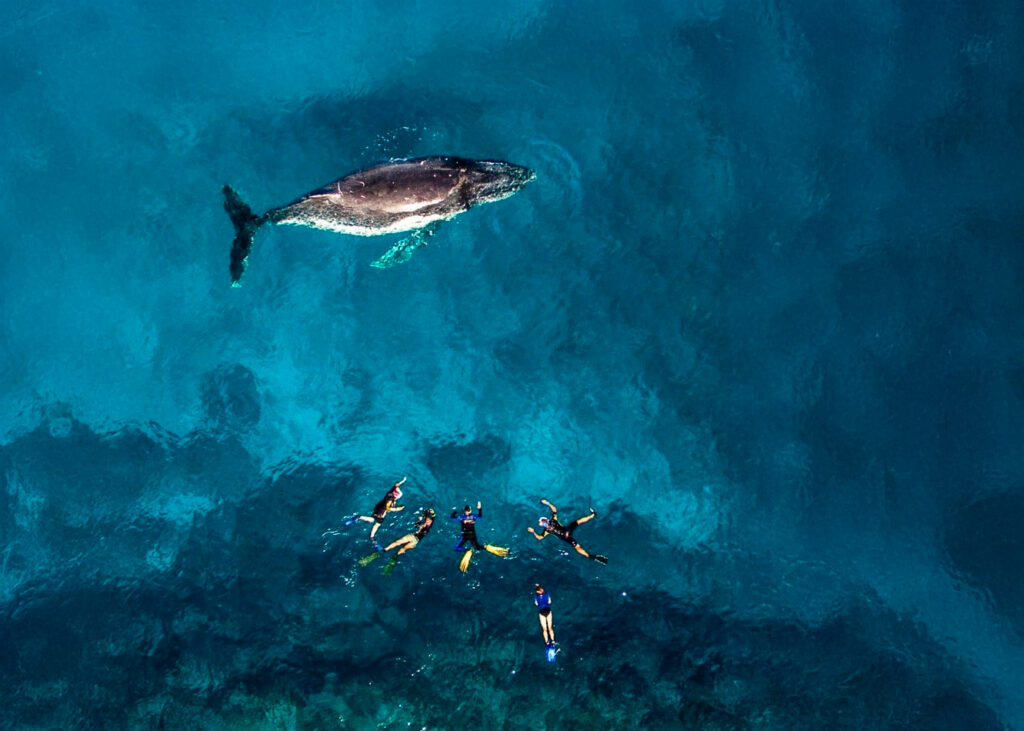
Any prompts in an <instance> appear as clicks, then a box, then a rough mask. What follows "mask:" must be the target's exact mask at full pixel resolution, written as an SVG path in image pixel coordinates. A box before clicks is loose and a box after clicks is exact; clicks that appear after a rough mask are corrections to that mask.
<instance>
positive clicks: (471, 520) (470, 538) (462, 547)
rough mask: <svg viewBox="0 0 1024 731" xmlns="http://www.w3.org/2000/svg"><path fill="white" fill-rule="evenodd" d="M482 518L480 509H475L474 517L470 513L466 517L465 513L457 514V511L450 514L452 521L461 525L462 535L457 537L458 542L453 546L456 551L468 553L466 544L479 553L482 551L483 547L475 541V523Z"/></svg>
mask: <svg viewBox="0 0 1024 731" xmlns="http://www.w3.org/2000/svg"><path fill="white" fill-rule="evenodd" d="M483 517H484V511H483V509H482V508H477V511H476V515H473V514H472V513H470V514H469V515H466V514H465V513H459V511H457V510H456V511H454V512H453V513H452V520H457V521H459V522H460V523H462V535H461V536H460V537H459V542H458V543H456V544H455V550H456V551H468V550H469V546H467V545H466V544H467V543H469V544H471V545H472V546H474V547H476V548H478V549H480V550H481V551H482V550H483V548H484V547H483V546H481V545H480V541H478V540H477V539H476V521H478V520H480V519H481V518H483Z"/></svg>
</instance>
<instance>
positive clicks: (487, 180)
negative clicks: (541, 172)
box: [224, 157, 535, 285]
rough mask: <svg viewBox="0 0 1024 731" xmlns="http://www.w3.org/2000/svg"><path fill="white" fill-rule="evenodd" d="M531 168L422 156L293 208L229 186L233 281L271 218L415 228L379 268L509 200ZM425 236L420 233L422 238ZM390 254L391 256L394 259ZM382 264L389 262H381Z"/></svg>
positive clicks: (343, 226) (361, 173) (338, 226)
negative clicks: (253, 203)
mask: <svg viewBox="0 0 1024 731" xmlns="http://www.w3.org/2000/svg"><path fill="white" fill-rule="evenodd" d="M534 177H535V174H534V172H533V171H532V170H530V169H529V168H526V167H522V166H521V165H513V164H512V163H508V162H502V161H500V160H470V159H468V158H463V157H421V158H415V159H411V160H395V161H392V162H386V163H382V164H380V165H374V166H373V167H369V168H365V169H363V170H357V171H356V172H354V173H350V174H349V175H346V176H345V177H343V178H340V179H338V180H335V181H334V182H333V183H328V184H327V185H325V186H323V187H322V188H318V189H317V190H314V191H311V192H309V193H307V194H306V195H304V196H302V197H301V198H299V199H298V200H295V201H293V202H291V203H289V204H287V205H284V206H280V207H279V208H271V209H270V210H269V211H267V212H266V213H264V214H263V215H262V216H257V215H255V214H253V212H252V209H250V208H249V206H248V205H246V204H245V203H244V202H243V201H242V199H241V197H240V196H239V195H238V193H236V192H235V191H234V190H233V189H232V188H231V187H230V186H227V185H225V186H224V208H225V210H226V211H227V212H228V215H229V216H230V217H231V222H232V223H233V224H234V227H235V239H234V242H233V244H232V247H231V281H232V284H235V285H237V284H238V282H239V280H240V279H241V277H242V274H243V273H244V272H245V268H246V266H247V263H248V258H249V253H250V251H251V250H252V243H253V238H254V237H255V235H256V232H257V231H258V230H259V228H260V227H261V226H263V225H264V224H266V223H273V224H283V225H293V226H310V227H312V228H317V229H322V230H325V231H334V232H335V233H342V234H351V235H354V236H379V235H382V234H392V233H401V232H406V231H412V232H414V237H413V239H412V241H411V243H410V242H407V241H403V242H400V243H399V244H396V246H395V247H394V248H393V249H392V251H390V252H388V254H386V255H385V257H382V258H381V260H379V262H378V263H377V264H375V265H377V266H390V265H391V264H392V263H397V262H398V261H404V260H405V259H407V258H408V257H409V255H411V251H412V250H413V249H415V248H416V247H417V246H420V245H422V244H423V243H424V242H425V240H424V237H423V234H424V232H427V233H430V232H432V231H433V227H434V226H436V225H437V224H438V223H439V222H441V221H446V220H448V219H451V218H454V217H455V216H457V215H459V214H460V213H462V212H464V211H468V210H469V209H470V208H473V207H474V206H478V205H480V204H482V203H492V202H494V201H499V200H502V199H503V198H508V197H509V196H511V195H513V194H515V193H516V192H518V191H519V190H521V189H522V187H523V186H524V185H526V184H527V183H529V182H530V181H531V180H533V179H534ZM417 234H419V235H417ZM389 255H390V257H389ZM381 262H383V263H381Z"/></svg>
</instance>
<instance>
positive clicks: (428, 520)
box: [384, 508, 437, 576]
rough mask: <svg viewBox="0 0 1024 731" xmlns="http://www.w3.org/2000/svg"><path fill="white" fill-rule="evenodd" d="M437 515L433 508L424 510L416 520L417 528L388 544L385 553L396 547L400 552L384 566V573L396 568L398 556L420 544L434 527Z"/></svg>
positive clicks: (389, 573)
mask: <svg viewBox="0 0 1024 731" xmlns="http://www.w3.org/2000/svg"><path fill="white" fill-rule="evenodd" d="M436 517H437V513H435V512H434V510H433V508H427V509H426V510H424V511H423V514H422V515H421V516H420V519H419V520H417V521H416V529H415V530H414V531H413V532H412V533H406V534H405V535H404V536H402V537H401V538H399V539H398V540H397V541H393V542H392V543H389V544H388V547H387V548H385V549H384V551H385V553H386V552H387V551H391V550H394V549H396V548H397V549H398V553H396V554H395V555H394V556H392V557H391V560H390V561H388V563H387V565H386V566H385V567H384V574H385V575H387V576H390V575H391V572H392V571H394V570H395V564H397V563H398V557H399V556H401V555H402V554H403V553H405V552H406V551H411V550H412V549H414V548H416V546H418V545H419V542H420V541H421V540H423V539H424V538H425V537H426V535H427V533H429V532H430V529H431V528H433V527H434V518H436Z"/></svg>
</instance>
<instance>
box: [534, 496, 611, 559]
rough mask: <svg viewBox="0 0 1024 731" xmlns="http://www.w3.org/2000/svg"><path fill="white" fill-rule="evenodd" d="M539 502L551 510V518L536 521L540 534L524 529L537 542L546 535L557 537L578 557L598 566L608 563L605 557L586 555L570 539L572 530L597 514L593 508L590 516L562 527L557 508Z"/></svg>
mask: <svg viewBox="0 0 1024 731" xmlns="http://www.w3.org/2000/svg"><path fill="white" fill-rule="evenodd" d="M541 502H542V503H544V504H545V505H547V506H548V507H549V508H551V517H550V518H541V519H540V520H538V521H537V523H539V524H540V527H541V528H543V529H544V530H542V531H541V532H540V533H538V532H537V531H535V530H534V529H533V526H532V525H531V526H530V527H529V528H527V529H526V530H528V531H530V533H532V534H533V537H534V538H536V539H537V540H538V541H542V540H544V539H545V538H546V537H547V536H548V534H551V535H553V536H558V537H559V538H561V539H562V540H563V541H565V542H566V543H568V544H569V545H570V546H572V547H573V548H575V549H576V553H578V554H579V555H581V556H586V557H587V558H589V559H591V560H592V561H597V562H598V563H600V564H607V563H608V558H607V557H606V556H601V555H598V554H596V553H587V551H586V549H584V548H583V546H581V545H580V544H579V543H577V542H576V539H575V538H573V537H572V533H573V531H574V530H576V528H578V527H579V526H580V525H582V524H583V523H586V522H587V521H588V520H593V519H594V516H595V515H597V513H595V512H594V509H593V508H591V509H590V515H584V516H583V517H582V518H577V519H576V520H574V521H573V522H571V523H569V525H562V524H561V523H559V522H558V508H556V507H555V506H554V505H552V504H551V503H549V502H548V501H547V500H541Z"/></svg>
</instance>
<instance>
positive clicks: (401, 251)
mask: <svg viewBox="0 0 1024 731" xmlns="http://www.w3.org/2000/svg"><path fill="white" fill-rule="evenodd" d="M439 227H440V224H438V223H432V224H430V225H429V226H427V227H426V228H418V229H416V230H415V231H413V232H412V233H410V234H409V235H408V236H406V237H405V238H404V239H400V240H398V241H396V242H395V245H394V246H392V247H391V248H390V249H388V250H387V251H386V252H384V254H383V255H382V256H381V257H380V258H379V259H377V261H375V262H373V263H372V264H370V266H372V267H374V268H376V269H389V268H390V267H393V266H395V264H404V263H405V262H407V261H409V259H411V258H412V252H414V251H416V249H418V248H420V247H421V246H426V245H427V242H428V241H429V240H430V238H431V237H432V236H433V235H434V234H435V233H437V229H438V228H439Z"/></svg>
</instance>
